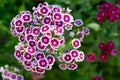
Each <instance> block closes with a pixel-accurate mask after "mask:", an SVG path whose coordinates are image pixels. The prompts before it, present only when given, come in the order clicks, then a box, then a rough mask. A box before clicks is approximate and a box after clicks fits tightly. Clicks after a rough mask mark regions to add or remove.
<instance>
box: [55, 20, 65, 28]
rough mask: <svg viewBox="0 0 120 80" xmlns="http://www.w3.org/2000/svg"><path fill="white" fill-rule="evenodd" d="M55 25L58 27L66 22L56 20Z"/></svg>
mask: <svg viewBox="0 0 120 80" xmlns="http://www.w3.org/2000/svg"><path fill="white" fill-rule="evenodd" d="M55 25H56V26H58V27H63V26H64V23H63V21H55Z"/></svg>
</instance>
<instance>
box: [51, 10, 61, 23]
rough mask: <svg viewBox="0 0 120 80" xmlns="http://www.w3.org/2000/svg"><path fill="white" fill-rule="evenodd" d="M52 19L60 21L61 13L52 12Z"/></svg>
mask: <svg viewBox="0 0 120 80" xmlns="http://www.w3.org/2000/svg"><path fill="white" fill-rule="evenodd" d="M53 19H54V20H55V21H60V20H61V19H62V14H61V13H58V12H56V13H54V14H53Z"/></svg>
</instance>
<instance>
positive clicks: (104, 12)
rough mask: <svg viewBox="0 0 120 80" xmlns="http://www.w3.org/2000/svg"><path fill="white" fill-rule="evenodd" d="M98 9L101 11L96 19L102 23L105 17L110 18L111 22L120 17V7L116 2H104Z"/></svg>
mask: <svg viewBox="0 0 120 80" xmlns="http://www.w3.org/2000/svg"><path fill="white" fill-rule="evenodd" d="M98 9H99V12H98V14H97V16H96V19H97V21H98V22H99V23H102V22H103V20H105V19H108V20H109V22H115V21H116V20H119V19H120V7H119V6H118V5H116V4H112V3H110V2H104V3H102V4H100V5H98Z"/></svg>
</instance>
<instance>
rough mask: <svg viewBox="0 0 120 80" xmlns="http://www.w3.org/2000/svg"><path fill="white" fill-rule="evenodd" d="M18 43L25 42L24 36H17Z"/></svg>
mask: <svg viewBox="0 0 120 80" xmlns="http://www.w3.org/2000/svg"><path fill="white" fill-rule="evenodd" d="M19 41H20V42H22V43H23V42H25V35H23V34H21V35H20V36H19Z"/></svg>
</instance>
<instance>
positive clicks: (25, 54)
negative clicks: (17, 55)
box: [23, 52, 32, 61]
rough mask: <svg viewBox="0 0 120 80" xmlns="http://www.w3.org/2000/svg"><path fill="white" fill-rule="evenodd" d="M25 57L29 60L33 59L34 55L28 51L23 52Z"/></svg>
mask: <svg viewBox="0 0 120 80" xmlns="http://www.w3.org/2000/svg"><path fill="white" fill-rule="evenodd" d="M23 58H24V59H25V60H27V61H30V60H32V55H31V54H30V53H28V52H26V53H24V54H23Z"/></svg>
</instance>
